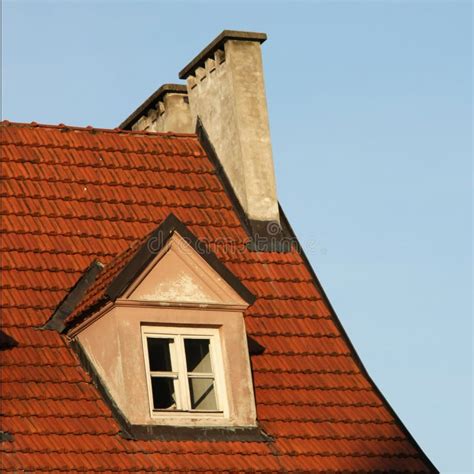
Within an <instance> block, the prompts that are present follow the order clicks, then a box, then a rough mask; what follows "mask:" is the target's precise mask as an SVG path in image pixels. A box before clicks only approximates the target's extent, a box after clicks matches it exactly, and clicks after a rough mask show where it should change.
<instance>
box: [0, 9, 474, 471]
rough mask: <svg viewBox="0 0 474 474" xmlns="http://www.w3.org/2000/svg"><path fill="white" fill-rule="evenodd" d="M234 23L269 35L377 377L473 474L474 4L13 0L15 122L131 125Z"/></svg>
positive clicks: (288, 151)
mask: <svg viewBox="0 0 474 474" xmlns="http://www.w3.org/2000/svg"><path fill="white" fill-rule="evenodd" d="M223 29H242V30H250V31H264V32H266V33H267V34H268V35H269V39H268V41H267V42H266V43H265V44H264V45H263V54H264V65H265V78H266V87H267V100H268V103H269V110H270V126H271V133H272V140H273V151H274V158H275V167H276V174H277V180H278V193H279V198H280V202H281V204H282V206H283V208H284V209H285V211H286V213H287V215H288V217H289V219H290V222H291V223H292V226H293V227H294V229H295V231H296V233H297V235H298V236H299V238H300V240H301V242H302V244H303V245H304V246H305V247H306V251H307V254H308V257H309V258H310V260H311V262H312V264H313V266H314V267H315V269H316V272H317V274H318V275H319V278H320V280H321V282H322V284H323V286H324V287H325V289H326V292H327V294H328V296H329V298H330V300H331V302H332V303H333V306H334V307H335V309H336V311H337V313H338V315H339V317H340V319H341V321H342V323H343V325H344V326H345V328H346V330H347V332H348V333H349V336H350V337H351V339H352V341H353V343H354V345H355V347H356V348H357V350H358V352H359V354H360V356H361V358H362V360H363V362H364V363H365V365H366V367H367V369H368V370H369V373H370V374H371V375H372V377H373V379H374V380H375V382H376V383H377V384H378V386H379V387H380V389H381V390H382V392H383V393H384V394H385V396H386V398H387V399H388V400H389V402H390V403H391V404H392V406H393V407H394V409H395V410H396V411H397V413H398V414H399V416H400V417H401V418H402V420H403V421H404V423H405V424H406V426H407V427H408V429H409V430H410V431H411V433H412V434H413V435H414V437H415V438H416V439H417V441H418V442H419V444H420V445H421V446H422V448H423V449H424V450H425V452H426V453H427V454H428V456H429V457H430V458H431V459H432V461H433V462H434V463H435V465H436V466H437V467H438V468H439V469H440V470H441V471H442V472H443V473H448V472H449V473H455V472H456V473H461V472H462V473H464V472H466V473H467V472H472V459H471V450H472V404H471V403H472V402H471V397H472V355H473V353H472V322H471V314H472V302H471V285H472V275H471V264H472V251H471V240H472V226H471V224H472V207H471V206H472V199H471V187H472V168H471V153H472V129H471V127H472V123H471V107H472V97H471V96H472V89H471V81H472V69H471V68H472V36H471V35H472V6H471V3H470V2H468V1H466V2H450V1H444V2H443V1H437V2H435V1H433V2H428V1H423V2H403V1H402V2H388V1H387V2H383V1H367V2H357V3H356V2H338V1H334V2H329V1H328V2H315V1H314V2H311V1H306V2H276V1H273V2H270V1H260V2H239V3H231V2H218V3H217V2H216V3H215V2H210V1H209V2H191V1H187V2H184V1H183V2H160V1H155V2H140V1H133V2H132V1H128V2H118V1H114V2H112V1H101V2H99V1H96V2H93V1H82V2H67V1H62V2H59V1H57V2H52V1H51V2H43V1H40V0H37V1H35V2H26V1H6V2H4V3H3V45H2V61H3V117H4V118H7V119H8V120H11V121H21V122H30V121H37V122H41V123H53V124H57V123H66V124H70V125H89V124H90V125H94V126H98V127H107V128H114V127H115V126H117V125H118V124H119V123H120V122H121V121H122V120H123V119H124V118H125V117H126V116H128V114H129V113H130V112H131V111H132V110H134V109H135V108H136V106H138V105H139V104H140V103H141V102H142V101H143V100H144V99H145V98H146V97H148V95H149V94H150V93H151V92H153V91H154V90H155V89H157V88H158V87H159V86H160V85H161V84H162V83H165V82H176V81H177V79H178V77H177V74H178V71H179V70H180V69H181V68H182V67H183V66H184V65H186V64H187V62H188V61H189V60H190V59H192V58H193V57H194V56H195V54H196V53H198V52H199V51H200V49H202V47H204V46H205V45H206V44H207V43H208V42H209V41H210V40H212V39H213V38H214V36H216V35H217V34H218V33H219V32H220V31H221V30H223Z"/></svg>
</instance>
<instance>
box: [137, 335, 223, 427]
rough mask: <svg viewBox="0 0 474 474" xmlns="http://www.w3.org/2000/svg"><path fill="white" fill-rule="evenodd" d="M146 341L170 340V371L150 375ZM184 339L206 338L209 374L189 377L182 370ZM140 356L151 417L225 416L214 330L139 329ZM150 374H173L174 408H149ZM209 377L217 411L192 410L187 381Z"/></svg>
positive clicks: (220, 370)
mask: <svg viewBox="0 0 474 474" xmlns="http://www.w3.org/2000/svg"><path fill="white" fill-rule="evenodd" d="M148 338H158V339H173V340H174V341H175V343H174V344H173V347H174V350H171V351H170V358H171V364H172V367H175V368H177V371H173V372H151V371H150V362H149V356H148V341H147V340H148ZM184 339H209V354H210V359H211V368H212V373H210V374H193V373H192V372H190V373H188V372H187V370H186V354H185V350H184ZM142 341H143V355H144V360H145V369H146V370H145V371H146V379H147V387H148V401H149V406H150V414H151V416H152V417H164V418H169V417H193V418H194V417H198V418H199V417H226V416H227V414H228V402H227V394H226V387H225V378H224V367H223V359H222V350H221V342H220V337H219V329H218V328H196V327H172V326H142ZM152 375H155V376H160V375H162V376H170V375H174V376H175V377H176V379H175V380H174V389H175V394H176V405H177V407H176V409H155V408H154V406H153V390H152V384H151V378H152ZM199 377H201V378H211V377H212V378H213V379H214V392H215V396H216V405H217V410H192V409H191V397H190V391H189V381H188V378H199Z"/></svg>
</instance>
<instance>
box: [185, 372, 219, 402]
mask: <svg viewBox="0 0 474 474" xmlns="http://www.w3.org/2000/svg"><path fill="white" fill-rule="evenodd" d="M189 393H190V395H191V409H192V410H217V401H216V392H215V390H214V379H201V378H199V379H192V378H190V379H189Z"/></svg>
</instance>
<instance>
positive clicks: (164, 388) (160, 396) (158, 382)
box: [151, 377, 176, 410]
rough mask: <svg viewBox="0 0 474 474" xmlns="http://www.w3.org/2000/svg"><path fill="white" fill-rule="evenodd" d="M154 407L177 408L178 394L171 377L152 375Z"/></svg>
mask: <svg viewBox="0 0 474 474" xmlns="http://www.w3.org/2000/svg"><path fill="white" fill-rule="evenodd" d="M151 389H152V392H153V408H154V409H155V410H173V409H176V394H175V392H174V382H173V379H172V378H171V377H152V378H151Z"/></svg>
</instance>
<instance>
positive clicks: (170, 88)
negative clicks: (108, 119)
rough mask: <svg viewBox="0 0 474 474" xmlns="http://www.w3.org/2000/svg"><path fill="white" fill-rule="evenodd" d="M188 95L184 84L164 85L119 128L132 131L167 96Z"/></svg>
mask: <svg viewBox="0 0 474 474" xmlns="http://www.w3.org/2000/svg"><path fill="white" fill-rule="evenodd" d="M168 93H174V94H187V88H186V86H185V85H184V84H163V85H162V86H161V87H160V88H159V89H158V90H157V91H155V92H153V94H151V96H150V97H148V99H147V100H145V102H143V104H141V105H140V106H139V107H138V108H137V109H136V110H135V111H134V112H132V113H131V114H130V115H129V116H128V117H127V118H126V119H125V120H124V121H123V122H122V123H121V124H120V125H119V126H118V128H120V129H122V130H131V128H132V125H133V124H134V123H135V122H136V121H137V120H138V119H139V118H140V117H141V116H142V115H145V114H146V113H147V112H148V111H149V110H150V109H151V108H152V107H154V106H155V104H157V103H158V102H159V101H160V100H161V99H162V98H163V97H164V96H165V95H166V94H168Z"/></svg>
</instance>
